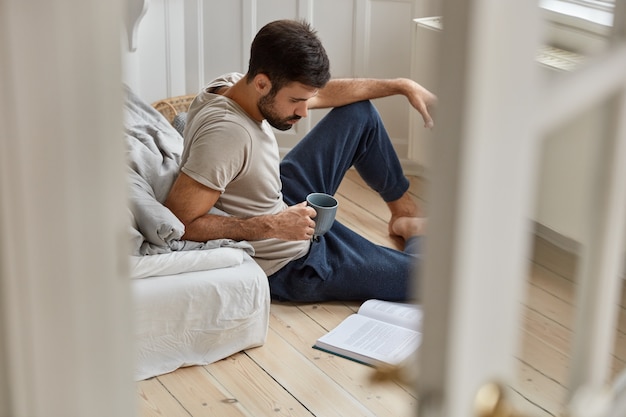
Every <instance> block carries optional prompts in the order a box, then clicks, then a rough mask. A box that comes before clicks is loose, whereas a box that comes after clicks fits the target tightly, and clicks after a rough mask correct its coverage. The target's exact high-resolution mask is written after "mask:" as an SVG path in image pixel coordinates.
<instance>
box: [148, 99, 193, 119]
mask: <svg viewBox="0 0 626 417" xmlns="http://www.w3.org/2000/svg"><path fill="white" fill-rule="evenodd" d="M195 97H196V96H195V94H188V95H185V96H177V97H170V98H166V99H163V100H159V101H156V102H154V103H152V107H154V108H155V109H157V110H158V111H159V112H160V113H161V114H162V115H163V116H165V118H166V119H167V120H168V121H169V122H170V123H172V122H173V121H174V117H176V115H177V114H178V113H182V112H186V111H187V110H188V109H189V105H190V104H191V102H192V101H193V99H194V98H195Z"/></svg>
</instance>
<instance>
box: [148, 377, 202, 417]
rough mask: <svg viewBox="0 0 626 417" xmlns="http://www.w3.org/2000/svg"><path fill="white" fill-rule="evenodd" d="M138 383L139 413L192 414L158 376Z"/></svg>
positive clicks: (158, 416) (154, 415)
mask: <svg viewBox="0 0 626 417" xmlns="http://www.w3.org/2000/svg"><path fill="white" fill-rule="evenodd" d="M136 385H137V394H138V403H137V407H138V413H139V415H140V416H142V417H171V416H181V417H184V416H191V414H189V413H188V412H187V410H185V408H184V407H183V406H182V405H181V404H180V403H179V402H178V400H177V399H176V398H175V397H174V396H173V395H172V394H170V393H169V392H168V391H167V390H166V389H165V387H164V386H163V385H162V384H161V382H160V381H159V380H158V378H150V379H147V380H145V381H141V382H139V383H137V384H136Z"/></svg>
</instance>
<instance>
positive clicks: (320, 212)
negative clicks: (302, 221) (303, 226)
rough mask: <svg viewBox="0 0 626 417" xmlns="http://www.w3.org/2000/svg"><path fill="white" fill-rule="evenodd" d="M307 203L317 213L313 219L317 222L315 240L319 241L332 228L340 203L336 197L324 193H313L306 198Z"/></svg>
mask: <svg viewBox="0 0 626 417" xmlns="http://www.w3.org/2000/svg"><path fill="white" fill-rule="evenodd" d="M306 202H307V204H308V205H309V206H311V207H313V208H314V209H315V211H316V212H317V216H315V218H314V219H313V220H314V221H315V231H314V232H313V240H318V238H319V237H320V236H322V235H323V234H324V233H326V232H328V231H329V230H330V228H331V227H332V225H333V222H334V221H335V216H336V215H337V206H338V205H339V203H338V202H337V200H336V199H335V197H333V196H332V195H329V194H324V193H311V194H309V195H308V196H307V197H306Z"/></svg>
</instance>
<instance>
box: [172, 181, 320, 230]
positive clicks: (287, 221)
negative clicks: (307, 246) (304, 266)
mask: <svg viewBox="0 0 626 417" xmlns="http://www.w3.org/2000/svg"><path fill="white" fill-rule="evenodd" d="M219 196H220V192H219V191H217V190H212V189H210V188H208V187H205V186H204V185H202V184H200V183H199V182H197V181H195V180H194V179H192V178H191V177H190V176H188V175H186V174H185V173H183V172H181V173H180V174H179V175H178V178H177V179H176V181H175V182H174V185H173V186H172V189H171V190H170V193H169V195H168V196H167V199H166V200H165V206H166V207H167V208H169V209H170V210H171V211H172V213H174V215H175V216H176V217H178V219H179V220H180V221H181V222H182V223H183V224H184V225H185V234H184V235H183V239H186V240H193V241H196V242H206V241H208V240H213V239H233V240H237V241H240V240H250V241H252V240H261V239H268V238H276V239H282V240H307V239H310V238H311V236H312V235H313V231H314V227H315V222H314V221H313V220H312V217H315V210H314V209H313V208H311V207H307V206H306V202H303V203H300V204H296V205H295V206H291V207H288V208H287V209H285V210H283V211H282V212H280V213H278V214H274V215H266V216H257V217H249V218H238V217H226V216H219V215H213V214H207V213H208V211H209V210H211V208H212V207H213V206H214V205H215V202H216V201H217V199H218V198H219Z"/></svg>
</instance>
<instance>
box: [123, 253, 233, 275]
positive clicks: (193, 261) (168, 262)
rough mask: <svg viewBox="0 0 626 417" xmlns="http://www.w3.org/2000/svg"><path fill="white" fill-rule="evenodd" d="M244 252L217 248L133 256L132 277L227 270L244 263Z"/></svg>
mask: <svg viewBox="0 0 626 417" xmlns="http://www.w3.org/2000/svg"><path fill="white" fill-rule="evenodd" d="M243 256H244V251H243V249H238V248H215V249H206V250H189V251H178V252H170V253H163V254H159V255H145V256H131V257H130V277H131V278H133V279H135V278H147V277H155V276H162V275H174V274H180V273H182V272H195V271H204V270H209V269H217V268H227V267H231V266H236V265H241V264H242V263H243Z"/></svg>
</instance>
